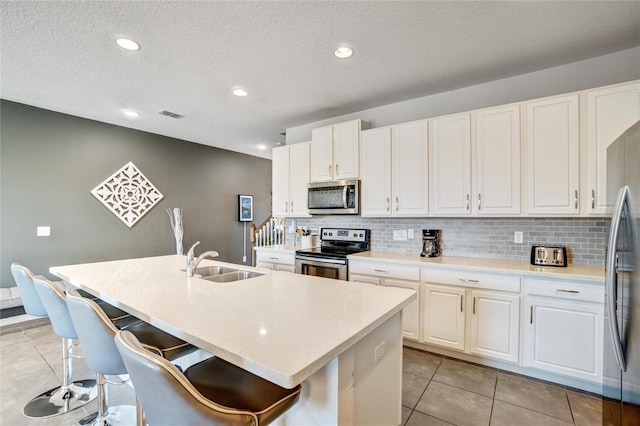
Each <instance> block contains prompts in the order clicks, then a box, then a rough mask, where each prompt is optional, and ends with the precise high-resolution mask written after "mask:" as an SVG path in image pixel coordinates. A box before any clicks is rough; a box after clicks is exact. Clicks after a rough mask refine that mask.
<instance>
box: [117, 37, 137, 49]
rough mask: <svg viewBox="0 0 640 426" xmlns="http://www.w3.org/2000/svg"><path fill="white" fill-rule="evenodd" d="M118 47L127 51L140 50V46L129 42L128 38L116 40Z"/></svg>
mask: <svg viewBox="0 0 640 426" xmlns="http://www.w3.org/2000/svg"><path fill="white" fill-rule="evenodd" d="M116 43H118V46H120V47H122V48H123V49H127V50H140V45H139V44H138V43H136V42H135V41H133V40H129V39H128V38H119V39H117V40H116Z"/></svg>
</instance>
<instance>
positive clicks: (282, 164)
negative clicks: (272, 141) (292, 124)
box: [271, 146, 289, 216]
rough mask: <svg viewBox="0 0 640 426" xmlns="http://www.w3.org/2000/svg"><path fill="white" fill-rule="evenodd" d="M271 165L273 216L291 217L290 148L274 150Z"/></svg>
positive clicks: (284, 147)
mask: <svg viewBox="0 0 640 426" xmlns="http://www.w3.org/2000/svg"><path fill="white" fill-rule="evenodd" d="M272 153H273V154H272V160H271V161H272V164H271V187H272V189H271V212H272V213H271V215H272V216H288V215H289V147H288V146H283V147H280V148H273V151H272Z"/></svg>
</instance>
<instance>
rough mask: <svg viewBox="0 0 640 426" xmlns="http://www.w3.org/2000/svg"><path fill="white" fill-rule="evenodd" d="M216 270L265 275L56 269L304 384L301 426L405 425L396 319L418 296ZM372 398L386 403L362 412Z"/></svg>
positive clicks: (261, 370) (170, 260)
mask: <svg viewBox="0 0 640 426" xmlns="http://www.w3.org/2000/svg"><path fill="white" fill-rule="evenodd" d="M211 265H224V266H230V267H234V268H237V269H243V270H255V271H260V272H264V273H265V275H263V276H259V277H255V278H250V279H247V280H241V281H235V282H231V283H215V282H211V281H207V280H204V279H202V278H198V277H194V278H186V274H185V272H184V270H181V269H184V266H185V257H184V256H177V255H172V256H161V257H150V258H141V259H129V260H119V261H110V262H100V263H89V264H82V265H70V266H56V267H52V268H50V272H51V273H52V274H54V275H56V276H57V277H59V278H62V279H64V280H66V281H68V282H69V283H71V284H72V285H74V286H76V287H79V288H81V289H84V290H86V291H88V292H90V293H92V294H94V295H95V296H98V297H100V298H102V299H103V300H105V301H106V302H108V303H111V304H112V305H114V306H117V307H119V308H121V309H123V310H125V311H127V312H129V313H131V314H133V315H136V316H138V317H139V318H141V319H143V320H145V321H147V322H149V323H151V324H153V325H155V326H157V327H159V328H161V329H163V330H165V331H167V332H169V333H171V334H173V335H175V336H177V337H180V338H182V339H184V340H186V341H188V342H190V343H192V344H194V345H196V346H198V347H200V348H202V349H204V350H206V351H208V352H210V353H212V354H214V355H217V356H220V357H221V358H223V359H226V360H227V361H229V362H231V363H233V364H235V365H238V366H240V367H242V368H244V369H246V370H248V371H250V372H252V373H254V374H256V375H258V376H261V377H264V378H265V379H267V380H270V381H272V382H274V383H276V384H278V385H280V386H283V387H287V388H291V387H293V386H296V385H297V384H299V383H301V382H303V381H305V380H307V381H308V382H307V383H308V385H307V386H308V388H307V391H306V392H307V394H306V395H303V398H302V399H301V402H302V404H300V403H299V404H297V405H301V407H298V411H300V410H303V411H301V413H303V414H299V415H300V416H302V417H298V418H297V420H295V421H301V420H302V419H306V420H305V421H312V422H314V423H315V422H316V421H317V422H320V423H322V422H329V423H332V424H336V423H341V422H343V421H348V422H352V420H353V417H354V416H355V419H356V420H355V423H360V422H361V423H362V424H366V422H368V421H372V420H373V419H375V417H376V416H378V418H383V419H384V418H386V419H387V420H388V421H389V422H390V423H389V424H393V423H397V422H399V420H400V419H399V415H400V398H401V395H400V389H401V386H400V383H401V374H402V373H401V360H402V339H401V323H400V318H401V311H402V309H403V308H404V307H405V306H407V305H408V304H409V303H411V302H412V301H413V300H415V299H416V293H415V292H414V291H411V290H407V289H399V288H391V287H379V286H371V285H368V284H361V283H346V282H344V281H337V280H329V279H325V278H318V277H312V276H306V275H297V274H291V273H288V272H278V271H268V270H264V269H259V268H249V267H244V266H240V265H233V264H225V263H222V262H214V261H210V260H204V261H203V262H202V263H201V264H200V267H202V266H211ZM385 344H386V351H385V349H384V348H383V350H382V353H383V354H384V355H383V356H384V357H385V358H384V359H382V360H379V359H376V360H374V356H373V354H374V348H378V347H379V346H380V345H383V346H384V345H385ZM374 361H375V362H374ZM314 373H315V374H314ZM365 373H366V374H365ZM361 375H362V377H363V379H362V381H361V380H360V376H361ZM365 376H366V380H365V379H364V378H365ZM376 381H378V382H377V384H376ZM361 382H362V383H361ZM383 382H390V383H392V384H394V383H395V382H397V389H395V388H396V386H395V385H394V386H389V389H387V386H379V385H380V383H383ZM309 383H310V385H309ZM349 383H350V384H349ZM304 392H305V391H303V394H304ZM327 392H329V394H327ZM345 392H346V393H345ZM389 392H391V393H389ZM369 397H375V398H376V400H383V401H385V400H387V399H388V402H386V403H381V404H379V405H380V408H376V409H373V410H372V409H371V408H370V407H369V408H368V410H369V411H370V412H369V413H366V412H365V411H366V409H365V406H366V405H369V404H367V403H366V400H367V399H368V398H369ZM338 399H340V401H341V403H340V404H338ZM303 401H304V402H303ZM345 401H346V402H345ZM396 403H397V404H396ZM362 404H364V405H362ZM385 404H386V405H387V406H386V407H384V406H385ZM338 405H341V406H342V411H341V412H340V413H339V414H340V415H339V416H338ZM396 405H397V407H396ZM345 407H347V408H346V409H345ZM349 407H350V408H349ZM292 411H295V410H292ZM376 411H378V412H376ZM294 414H295V413H294ZM344 416H347V418H351V419H350V420H345V417H344ZM379 416H382V417H379ZM396 417H397V419H396ZM293 419H295V417H292V418H291V419H290V420H289V421H293ZM295 421H294V422H295ZM376 423H377V421H376ZM383 423H385V421H383ZM291 424H293V423H291Z"/></svg>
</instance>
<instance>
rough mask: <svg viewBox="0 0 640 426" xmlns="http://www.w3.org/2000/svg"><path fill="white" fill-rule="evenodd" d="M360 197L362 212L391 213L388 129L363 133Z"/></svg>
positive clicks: (389, 138) (372, 213)
mask: <svg viewBox="0 0 640 426" xmlns="http://www.w3.org/2000/svg"><path fill="white" fill-rule="evenodd" d="M360 172H361V182H360V200H361V203H362V204H361V207H362V209H361V214H362V216H389V215H390V214H391V129H390V128H382V129H375V130H368V131H366V132H363V133H362V146H361V164H360Z"/></svg>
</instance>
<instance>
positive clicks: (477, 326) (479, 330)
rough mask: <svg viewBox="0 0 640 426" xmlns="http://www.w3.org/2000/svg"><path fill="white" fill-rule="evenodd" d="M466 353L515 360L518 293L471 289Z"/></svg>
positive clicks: (518, 328)
mask: <svg viewBox="0 0 640 426" xmlns="http://www.w3.org/2000/svg"><path fill="white" fill-rule="evenodd" d="M471 305H472V308H471V329H470V343H469V352H471V353H472V354H476V355H481V356H486V357H490V358H497V359H502V360H504V361H510V362H516V363H517V362H518V347H519V345H518V341H519V338H520V295H512V294H502V293H497V292H489V291H478V290H471Z"/></svg>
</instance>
